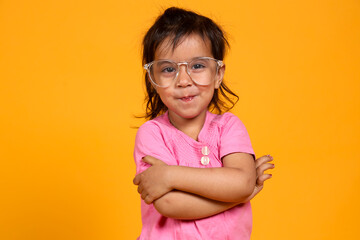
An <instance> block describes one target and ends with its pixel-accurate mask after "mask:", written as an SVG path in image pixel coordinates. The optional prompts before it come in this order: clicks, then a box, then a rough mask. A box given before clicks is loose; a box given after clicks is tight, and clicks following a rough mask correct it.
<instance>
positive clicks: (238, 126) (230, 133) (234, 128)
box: [220, 113, 255, 158]
mask: <svg viewBox="0 0 360 240" xmlns="http://www.w3.org/2000/svg"><path fill="white" fill-rule="evenodd" d="M224 115H225V116H224V119H223V125H222V131H221V136H220V158H223V157H224V156H226V155H228V154H230V153H236V152H243V153H249V154H252V155H253V156H254V158H255V154H254V150H253V148H252V145H251V142H250V137H249V134H248V132H247V130H246V128H245V126H244V124H243V123H242V122H241V121H240V119H239V118H238V117H237V116H235V115H234V114H232V113H225V114H224Z"/></svg>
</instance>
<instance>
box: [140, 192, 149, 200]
mask: <svg viewBox="0 0 360 240" xmlns="http://www.w3.org/2000/svg"><path fill="white" fill-rule="evenodd" d="M147 195H148V193H147V192H146V191H142V192H141V198H142V199H143V200H145V198H146V196H147Z"/></svg>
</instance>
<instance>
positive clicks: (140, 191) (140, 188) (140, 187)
mask: <svg viewBox="0 0 360 240" xmlns="http://www.w3.org/2000/svg"><path fill="white" fill-rule="evenodd" d="M137 191H138V193H140V194H141V193H142V191H143V187H142V185H141V184H140V185H139V186H138V188H137Z"/></svg>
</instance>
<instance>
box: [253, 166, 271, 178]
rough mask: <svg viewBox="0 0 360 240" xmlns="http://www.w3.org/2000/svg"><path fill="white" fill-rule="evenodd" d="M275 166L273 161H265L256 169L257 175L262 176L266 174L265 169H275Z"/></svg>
mask: <svg viewBox="0 0 360 240" xmlns="http://www.w3.org/2000/svg"><path fill="white" fill-rule="evenodd" d="M274 167H275V165H274V164H272V163H264V164H262V165H260V166H259V167H258V168H257V169H256V173H257V176H258V177H259V176H261V175H263V174H264V171H266V170H268V169H273V168H274Z"/></svg>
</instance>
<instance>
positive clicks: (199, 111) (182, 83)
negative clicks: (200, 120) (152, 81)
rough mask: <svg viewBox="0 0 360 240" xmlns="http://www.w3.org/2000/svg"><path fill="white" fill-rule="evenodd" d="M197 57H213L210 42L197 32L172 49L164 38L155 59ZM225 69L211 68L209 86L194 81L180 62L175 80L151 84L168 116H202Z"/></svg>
mask: <svg viewBox="0 0 360 240" xmlns="http://www.w3.org/2000/svg"><path fill="white" fill-rule="evenodd" d="M196 57H213V55H212V53H211V43H210V41H209V40H207V39H206V40H205V41H204V40H203V39H202V38H201V37H200V36H199V35H197V34H192V35H189V36H187V37H185V38H184V39H183V40H182V41H181V42H180V44H179V45H178V46H177V47H176V48H175V49H174V50H173V49H172V44H171V43H169V41H168V39H165V40H164V42H163V43H162V44H160V46H159V47H158V48H157V50H156V52H155V60H160V59H169V60H173V61H175V62H184V61H185V62H189V61H191V60H192V59H193V58H196ZM224 71H225V67H224V66H223V67H221V68H219V71H218V73H216V72H215V71H214V74H213V76H211V77H212V79H215V80H213V81H211V83H210V84H209V85H206V86H202V85H198V84H196V83H195V82H193V81H192V79H191V78H190V76H189V75H188V73H187V72H186V66H185V65H181V67H180V70H179V75H178V77H177V79H176V80H174V82H173V83H172V84H171V85H170V86H169V87H166V88H162V87H156V86H154V87H155V89H156V91H157V93H158V94H159V96H160V98H161V100H162V102H163V103H164V104H165V105H166V106H167V107H168V109H169V117H170V119H171V120H172V121H175V120H176V119H178V120H185V119H192V118H196V117H205V114H206V111H207V108H208V106H209V103H210V101H211V99H212V97H213V94H214V89H217V88H219V86H220V84H221V80H222V78H223V75H224Z"/></svg>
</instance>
